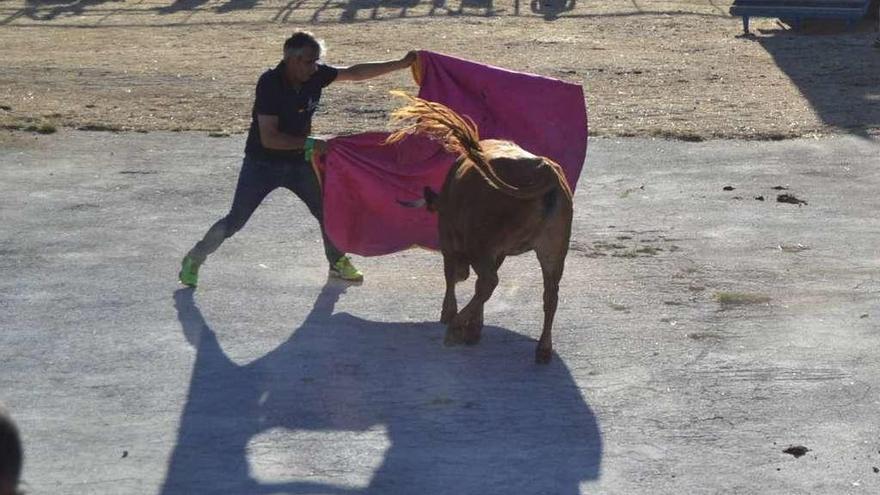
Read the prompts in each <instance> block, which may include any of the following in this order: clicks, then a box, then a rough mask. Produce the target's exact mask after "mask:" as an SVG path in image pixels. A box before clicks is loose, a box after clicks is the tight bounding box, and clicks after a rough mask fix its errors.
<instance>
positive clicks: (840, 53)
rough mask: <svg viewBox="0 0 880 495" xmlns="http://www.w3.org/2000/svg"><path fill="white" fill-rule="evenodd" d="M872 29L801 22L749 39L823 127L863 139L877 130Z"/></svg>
mask: <svg viewBox="0 0 880 495" xmlns="http://www.w3.org/2000/svg"><path fill="white" fill-rule="evenodd" d="M872 23H873V21H865V22H864V23H863V24H862V25H861V28H859V27H856V28H847V26H846V24H845V23H844V22H842V21H814V22H809V21H805V22H804V23H803V25H802V28H801V29H800V30H798V31H795V30H792V29H787V28H785V27H784V25H783V24H780V29H778V30H774V31H762V34H763V35H764V36H760V37H754V38H751V39H753V40H756V41H757V42H758V43H760V44H761V46H763V47H764V49H765V50H767V52H768V53H770V55H772V56H773V59H774V60H775V61H776V64H777V65H778V66H779V68H780V69H781V70H782V71H783V72H784V73H785V74H786V75H788V77H789V78H790V79H791V81H792V82H793V83H794V84H795V85H797V87H798V89H800V91H801V93H802V94H803V95H804V97H805V98H806V99H807V100H808V101H809V103H810V105H811V106H812V107H813V110H815V112H816V114H817V115H818V116H819V117H820V118H821V119H822V121H823V122H825V123H826V124H828V125H831V126H834V127H836V128H839V129H842V130H845V131H848V132H851V133H853V134H856V135H865V134H867V130H868V129H870V128H878V127H880V84H878V75H880V50H878V49H877V48H874V47H873V46H872V43H873V40H874V37H875V33H874V32H873V26H872ZM767 35H769V36H767ZM743 90H744V91H745V90H747V88H743ZM767 104H768V105H772V104H773V102H767Z"/></svg>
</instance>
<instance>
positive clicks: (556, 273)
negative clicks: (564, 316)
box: [535, 216, 571, 364]
mask: <svg viewBox="0 0 880 495" xmlns="http://www.w3.org/2000/svg"><path fill="white" fill-rule="evenodd" d="M563 218H565V217H563ZM568 218H569V219H570V218H571V216H568ZM553 227H556V228H555V229H554V228H551V229H548V233H549V232H552V234H553V235H547V236H545V237H544V240H542V242H539V243H538V245H537V246H536V247H535V253H536V254H537V255H538V262H540V263H541V272H542V273H543V275H544V328H543V329H542V330H541V338H540V339H539V340H538V347H537V349H535V362H536V363H538V364H546V363H549V362H550V359H551V357H552V356H553V336H552V329H553V317H554V316H555V315H556V306H557V304H558V303H559V281H560V280H561V279H562V271H563V269H564V267H565V256H566V255H567V254H568V241H569V237H570V232H571V222H570V220H569V222H568V223H567V224H566V223H565V222H558V223H557V224H556V225H554V226H553Z"/></svg>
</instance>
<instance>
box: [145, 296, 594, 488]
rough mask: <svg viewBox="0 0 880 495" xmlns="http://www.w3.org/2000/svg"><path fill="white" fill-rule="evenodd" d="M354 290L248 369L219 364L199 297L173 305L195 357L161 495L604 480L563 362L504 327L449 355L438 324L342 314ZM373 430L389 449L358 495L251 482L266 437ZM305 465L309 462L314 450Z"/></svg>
mask: <svg viewBox="0 0 880 495" xmlns="http://www.w3.org/2000/svg"><path fill="white" fill-rule="evenodd" d="M344 291H345V286H344V285H342V284H340V283H338V282H328V284H327V285H326V286H325V287H324V288H323V289H322V291H321V293H320V295H319V297H318V299H317V301H316V302H315V305H314V307H313V309H312V311H311V313H310V314H309V315H308V317H307V319H306V321H305V322H304V323H303V325H302V326H301V327H300V328H298V329H296V331H295V332H294V333H293V334H292V335H291V337H290V339H289V340H287V341H286V342H284V343H283V344H281V345H280V346H278V347H277V348H276V349H274V350H273V351H271V352H269V353H268V354H266V355H265V356H263V357H261V358H259V359H258V360H256V361H253V362H251V363H249V364H246V365H242V366H240V365H237V364H235V363H234V362H232V361H231V360H230V359H229V358H228V357H227V355H226V354H225V353H224V352H223V349H222V348H221V346H220V343H219V342H218V340H217V337H216V336H215V334H214V332H213V331H212V330H211V328H210V326H209V325H208V324H207V323H206V321H205V319H204V317H203V316H202V314H201V312H200V311H199V308H198V307H197V306H196V304H195V302H194V300H193V291H192V290H191V289H181V290H178V291H177V292H175V294H174V301H175V307H176V309H177V314H178V318H179V320H180V323H181V325H182V327H183V333H184V335H185V337H186V339H187V340H188V341H189V342H190V343H191V344H192V345H193V346H194V347H195V349H196V358H195V364H194V369H193V373H192V379H191V382H190V388H189V394H188V399H187V402H186V405H185V406H184V409H183V414H182V417H181V421H180V428H179V432H178V439H177V444H176V446H175V448H174V451H173V453H172V456H171V459H170V463H169V467H168V472H167V476H166V479H165V483H164V486H163V489H162V491H161V493H162V494H164V495H177V494H181V495H182V494H187V495H198V494H216V493H242V494H243V493H247V494H259V493H273V494H295V493H297V494H298V493H358V494H388V493H412V494H434V493H456V494H459V493H461V494H463V493H479V494H493V493H498V494H505V495H507V494H510V493H516V494H518V495H528V494H539V493H553V494H560V495H562V494H578V493H580V490H579V486H578V485H579V483H580V482H582V481H587V480H593V479H597V478H598V476H599V466H600V463H601V457H602V444H601V437H600V431H599V427H598V424H597V422H596V418H595V416H594V415H593V413H592V411H591V410H590V408H589V406H588V405H587V404H586V403H585V402H584V400H583V398H582V396H581V393H580V391H579V389H578V387H577V385H576V383H575V382H574V381H573V379H572V377H571V375H570V373H569V371H568V369H567V368H566V366H565V365H564V364H563V363H562V362H561V360H560V359H559V357H558V356H556V357H555V358H554V361H553V363H551V364H550V365H548V366H538V365H535V364H534V363H533V361H532V353H533V350H534V345H535V343H534V340H532V339H528V338H525V337H523V336H520V335H517V334H515V333H513V332H510V331H507V330H504V329H501V328H496V327H486V328H485V329H484V334H483V342H481V344H479V345H478V346H475V347H455V348H445V347H443V345H442V344H441V342H442V334H443V328H442V327H441V326H440V325H439V324H436V323H381V322H372V321H367V320H363V319H360V318H357V317H355V316H352V315H350V314H347V313H335V314H334V312H333V311H334V306H335V304H336V301H337V300H338V298H339V296H340V295H341V294H342V293H343V292H344ZM377 425H378V426H384V427H385V429H386V430H385V431H386V432H387V437H388V438H387V441H388V443H389V444H390V446H389V447H388V448H387V450H386V451H385V453H384V458H383V459H382V462H381V464H380V465H379V467H378V468H377V469H376V470H375V471H374V472H373V476H372V479H371V480H370V481H369V484H368V486H366V487H364V488H362V489H361V488H353V487H352V486H351V485H350V484H349V485H347V486H346V485H344V484H339V485H336V484H328V483H320V482H315V481H303V480H297V479H295V477H293V476H292V477H291V478H293V479H291V480H290V481H289V482H277V483H266V482H260V481H259V480H256V479H254V478H253V477H252V470H251V469H250V465H249V462H248V456H247V450H246V449H247V448H248V443H249V441H251V440H252V439H253V438H254V437H255V436H256V435H258V434H260V433H263V432H266V431H267V430H270V429H275V428H282V429H287V430H307V431H326V432H338V431H355V432H358V431H364V430H367V429H369V428H371V427H375V426H377ZM308 448H309V447H308V446H305V445H281V446H279V449H280V450H281V451H282V452H296V451H297V450H302V449H308ZM319 450H320V449H319ZM324 455H326V453H325V454H324ZM377 455H378V453H377ZM301 456H302V457H300V458H310V459H313V457H312V452H309V451H306V452H304V453H302V454H301ZM340 456H341V457H342V458H344V459H347V460H352V461H354V462H359V461H357V460H356V459H349V456H347V455H346V453H345V452H343V453H337V457H336V459H339V457H340ZM360 462H363V460H362V461H360ZM296 467H297V466H281V467H280V469H282V470H283V472H285V473H288V472H296ZM333 468H334V466H326V469H327V471H328V472H333ZM344 474H345V473H337V474H336V475H333V476H331V479H336V476H337V475H338V476H339V477H340V479H341V478H342V477H343V476H344ZM306 479H307V478H306Z"/></svg>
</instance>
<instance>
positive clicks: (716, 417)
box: [0, 132, 880, 495]
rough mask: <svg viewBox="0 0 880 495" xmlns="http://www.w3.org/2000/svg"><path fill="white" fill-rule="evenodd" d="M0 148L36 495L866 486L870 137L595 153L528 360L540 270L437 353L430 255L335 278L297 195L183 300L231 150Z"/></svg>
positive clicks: (873, 435)
mask: <svg viewBox="0 0 880 495" xmlns="http://www.w3.org/2000/svg"><path fill="white" fill-rule="evenodd" d="M7 141H8V142H7V144H6V145H4V146H3V148H2V149H0V179H2V180H0V401H2V402H4V403H5V404H6V406H7V407H8V408H9V409H10V410H11V412H12V414H13V415H14V417H15V418H16V420H17V421H18V423H19V426H20V428H21V431H22V435H23V438H24V442H25V449H26V455H27V459H26V465H25V471H24V478H25V481H26V484H25V485H24V487H25V488H26V489H27V491H28V492H29V493H33V494H84V493H88V494H114V495H118V494H143V493H148V494H149V493H154V494H164V495H170V494H220V493H222V494H270V493H271V494H305V493H308V494H324V493H326V494H367V493H371V494H372V493H375V494H453V493H454V494H493V493H498V494H538V493H541V494H574V493H608V494H635V493H646V494H647V493H649V494H682V493H749V494H751V493H761V494H821V493H827V494H842V493H878V491H880V473H878V471H880V415H878V406H880V388H878V386H877V384H878V383H880V358H878V349H880V324H878V320H880V303H878V294H880V275H878V269H880V220H878V211H880V195H878V194H877V191H878V190H880V170H878V162H877V157H878V156H880V146H878V143H877V142H871V141H866V140H862V139H859V138H853V137H838V138H832V139H824V140H796V141H784V142H760V143H759V142H733V141H714V142H705V143H682V142H669V141H663V140H642V139H621V140H611V139H594V140H592V141H591V142H590V147H589V150H588V155H587V162H586V166H585V168H584V173H583V175H582V177H581V182H580V184H579V188H578V190H577V193H576V208H575V211H576V218H575V225H574V233H573V241H572V250H571V252H570V254H569V258H568V262H567V269H566V273H565V276H564V277H563V282H562V290H561V303H560V308H559V311H558V313H557V318H556V325H555V331H554V344H555V350H556V355H555V357H554V361H553V362H552V363H551V364H550V365H549V366H538V365H535V364H534V363H533V350H534V346H535V339H536V337H537V336H538V335H539V333H540V324H541V320H542V312H541V302H540V301H541V277H540V272H539V269H538V264H537V261H536V260H535V259H534V257H533V256H531V255H524V256H521V257H518V258H512V259H509V260H508V261H507V262H506V263H505V265H504V266H503V267H502V270H501V283H500V285H499V287H498V289H497V290H496V292H495V295H494V297H493V298H492V300H491V301H490V303H489V304H488V306H487V311H486V324H487V327H486V329H485V331H484V336H483V340H482V342H481V343H480V344H479V345H477V346H474V347H444V346H443V344H442V339H443V332H444V329H443V328H442V327H441V326H440V325H439V324H438V323H436V319H437V318H438V316H439V311H440V301H441V298H442V292H443V278H442V268H441V261H440V257H439V256H438V255H437V254H435V253H432V252H428V251H423V250H412V251H407V252H403V253H399V254H396V255H393V256H387V257H382V258H369V259H364V258H356V262H357V264H358V265H359V266H360V267H361V268H362V269H363V270H364V271H365V273H366V277H367V279H366V282H365V283H364V284H362V285H360V286H352V287H349V286H346V285H343V284H340V283H334V282H328V281H327V279H326V268H325V266H324V261H323V256H322V251H321V247H320V241H319V235H318V229H317V225H316V224H315V222H314V221H313V220H312V219H311V218H310V217H308V214H307V211H306V209H305V207H304V206H303V205H302V204H301V203H300V202H299V201H298V200H296V199H295V198H294V197H293V195H292V194H290V193H288V192H287V191H277V192H275V193H273V194H272V195H271V196H270V197H269V198H268V201H267V203H266V204H264V205H263V207H262V208H261V209H259V210H258V211H257V213H256V214H255V216H254V217H253V218H252V220H251V222H250V223H249V224H248V226H247V227H246V228H245V229H244V230H243V231H242V232H240V233H239V234H238V235H236V236H235V237H233V238H232V239H230V240H229V241H228V242H227V243H226V244H224V245H223V247H222V248H221V249H220V250H219V251H218V252H217V253H215V255H214V256H213V257H212V258H210V260H209V262H208V263H207V264H206V265H205V266H204V267H203V269H202V277H201V286H200V287H199V288H198V289H197V290H196V291H192V290H190V289H182V288H181V287H180V286H179V285H178V284H177V279H176V273H177V269H178V262H179V260H180V257H181V256H182V255H183V254H184V253H185V251H186V250H187V249H188V248H189V247H190V245H191V244H192V243H193V242H195V241H196V240H197V239H198V238H199V237H200V236H201V234H202V233H203V232H204V231H205V230H206V229H207V228H208V227H209V226H210V224H211V223H212V222H213V221H215V220H216V219H218V218H219V217H220V216H222V215H223V214H224V213H225V210H226V209H227V208H228V206H229V202H230V200H231V194H232V191H233V186H234V182H235V179H236V174H237V169H238V166H239V161H240V158H241V150H242V147H243V137H242V136H234V137H228V138H210V137H206V136H204V135H201V134H187V133H167V134H163V133H153V134H120V135H117V134H110V133H84V132H62V133H60V134H58V135H52V136H40V137H34V136H31V135H26V134H20V135H13V136H12V138H11V139H7ZM780 186H781V187H785V188H786V189H775V188H776V187H780ZM725 188H727V189H728V190H725ZM731 188H732V189H731ZM782 194H788V195H790V196H792V197H793V198H796V199H799V200H802V201H805V202H806V204H802V203H801V204H794V203H785V202H778V201H777V197H778V196H779V195H782ZM758 197H761V198H763V200H759V199H756V198H758ZM469 283H470V282H468V284H469ZM470 292H471V290H470V289H469V288H468V287H465V286H460V291H459V293H460V296H461V297H464V296H467V295H468V294H469V293H470ZM792 447H795V448H794V449H791V448H792ZM801 447H802V448H801ZM786 451H788V452H789V453H786ZM800 453H804V455H802V456H796V455H794V454H800Z"/></svg>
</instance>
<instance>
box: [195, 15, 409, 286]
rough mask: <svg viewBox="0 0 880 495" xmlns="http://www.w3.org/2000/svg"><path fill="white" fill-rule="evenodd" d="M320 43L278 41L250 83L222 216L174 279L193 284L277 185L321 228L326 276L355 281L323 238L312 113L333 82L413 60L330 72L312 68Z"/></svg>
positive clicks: (305, 36) (354, 272)
mask: <svg viewBox="0 0 880 495" xmlns="http://www.w3.org/2000/svg"><path fill="white" fill-rule="evenodd" d="M323 53H324V47H323V43H322V42H321V41H319V40H318V39H316V38H315V37H314V36H313V35H312V34H311V33H309V32H305V31H300V32H296V33H294V34H293V36H291V37H290V38H288V39H287V41H285V42H284V59H283V60H282V61H281V63H279V64H278V66H277V67H275V68H274V69H270V70H268V71H266V72H265V73H264V74H263V75H262V76H261V77H260V79H259V82H257V91H256V98H255V100H254V107H253V111H252V120H251V127H250V131H249V132H248V137H247V144H246V145H245V156H244V160H243V161H242V166H241V172H240V173H239V177H238V185H237V186H236V188H235V196H234V197H233V200H232V207H231V208H230V210H229V214H228V215H226V216H225V217H223V218H221V219H220V220H218V221H217V222H216V223H215V224H214V225H213V226H212V227H211V228H210V229H209V230H208V232H207V233H206V234H205V236H204V238H203V239H202V240H201V241H199V242H198V243H196V245H195V246H193V248H192V249H191V250H190V251H189V253H187V255H186V256H185V257H184V258H183V262H182V266H181V269H180V274H179V278H180V281H181V283H183V284H184V285H187V286H190V287H196V286H197V285H198V273H199V267H200V266H201V265H202V263H204V262H205V259H206V258H207V257H208V255H210V254H211V253H213V252H214V251H216V250H217V248H219V247H220V245H221V244H222V243H223V241H224V240H226V239H227V238H229V237H231V236H232V235H233V234H235V233H236V232H238V231H239V230H240V229H241V228H242V227H243V226H244V224H245V223H246V222H247V220H248V218H250V216H251V214H252V213H253V212H254V210H255V209H256V208H257V206H259V204H260V203H261V202H262V201H263V199H264V198H265V197H266V196H267V195H268V194H269V193H270V192H272V191H273V190H275V189H277V188H278V187H286V188H287V189H290V190H291V191H293V193H294V194H296V195H297V196H299V198H300V199H302V200H303V202H304V203H305V204H306V206H308V208H309V211H310V212H311V213H312V215H313V216H314V217H315V218H316V219H317V220H318V222H319V224H320V225H321V232H322V234H323V238H324V254H325V255H326V256H327V261H328V262H329V264H330V275H331V276H335V277H339V278H341V279H343V280H349V281H354V282H359V281H362V280H363V274H362V273H361V272H360V271H359V270H358V269H357V268H355V267H354V265H352V263H351V260H350V259H349V258H348V256H345V254H344V253H342V252H340V251H339V250H338V249H337V248H336V247H335V246H334V245H333V243H332V242H331V241H330V239H329V238H327V234H326V233H325V232H324V226H323V218H322V210H321V186H320V184H319V183H318V179H317V177H316V176H315V173H314V170H313V169H312V167H311V164H310V162H311V155H312V153H323V152H324V151H325V150H326V147H327V143H326V142H325V141H323V140H321V139H317V138H314V137H311V136H310V134H311V130H312V114H314V112H315V109H316V108H317V106H318V101H319V100H320V99H321V90H322V89H323V88H325V87H327V86H328V85H330V84H331V83H333V82H336V81H362V80H365V79H370V78H373V77H378V76H381V75H383V74H387V73H389V72H392V71H395V70H401V69H405V68H408V67H409V66H410V65H412V64H413V62H415V60H416V53H415V52H414V51H411V52H409V53H407V54H406V56H404V57H403V58H401V59H399V60H391V61H387V62H369V63H362V64H356V65H352V66H350V67H331V66H329V65H324V64H322V63H320V62H319V60H320V58H321V55H323Z"/></svg>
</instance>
